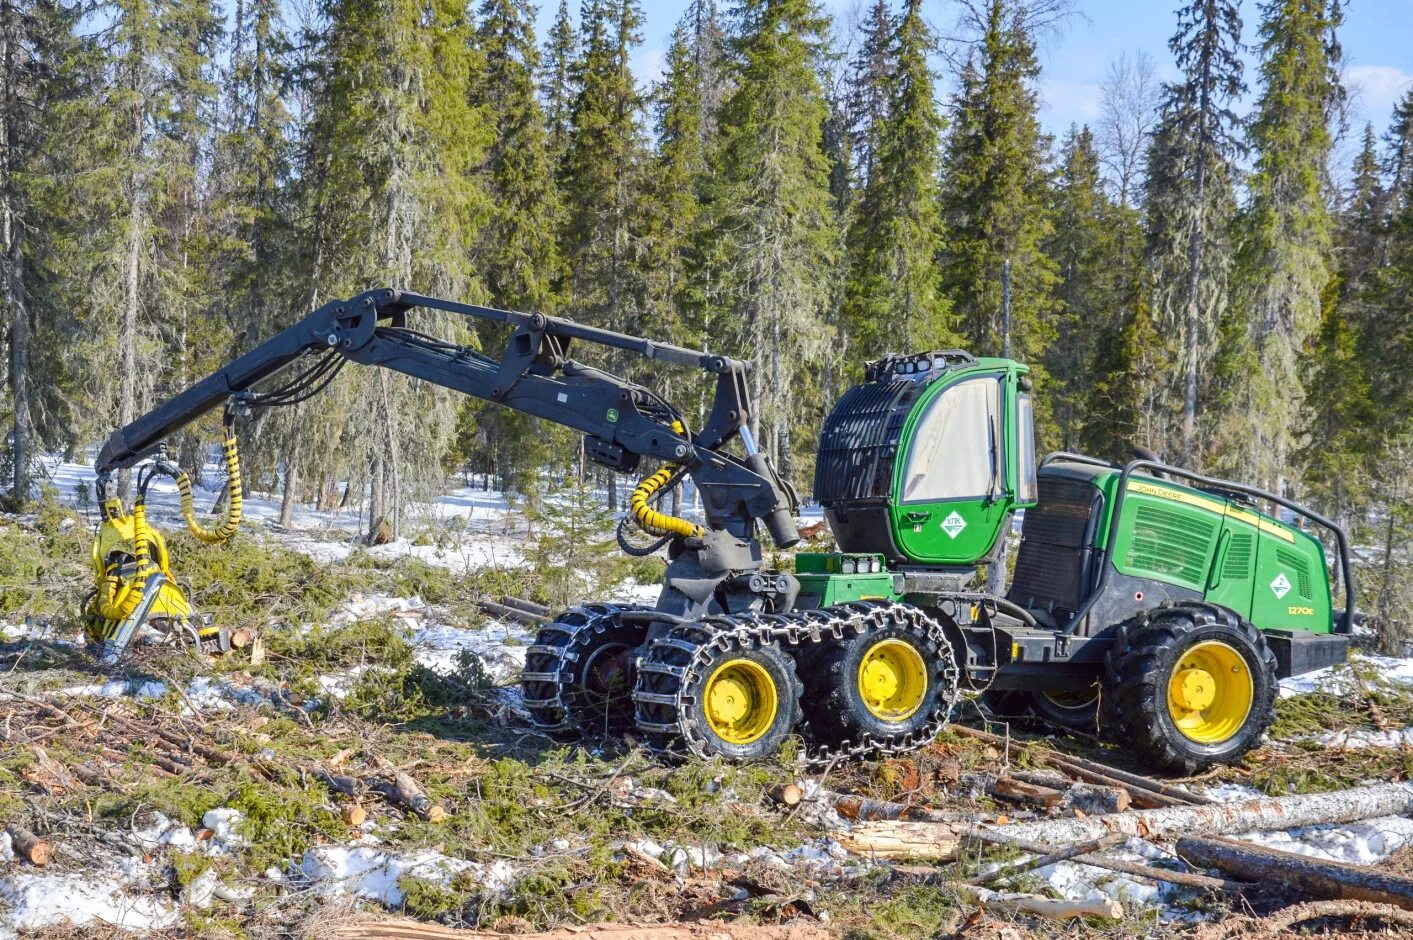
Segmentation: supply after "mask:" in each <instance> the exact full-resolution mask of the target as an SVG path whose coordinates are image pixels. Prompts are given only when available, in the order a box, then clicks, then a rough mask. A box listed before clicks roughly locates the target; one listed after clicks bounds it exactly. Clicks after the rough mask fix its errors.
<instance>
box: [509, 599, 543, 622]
mask: <svg viewBox="0 0 1413 940" xmlns="http://www.w3.org/2000/svg"><path fill="white" fill-rule="evenodd" d="M500 602H501V603H502V604H504V605H505V606H507V607H515V608H518V609H519V610H523V611H525V612H526V613H530V614H535V615H537V616H539V617H543V618H544V619H546V620H548V619H550V614H551V613H552V612H551V610H550V609H549V608H548V607H546V606H545V605H544V604H537V603H535V602H534V601H527V600H525V598H523V597H512V596H510V595H509V594H505V595H502V596H501V599H500Z"/></svg>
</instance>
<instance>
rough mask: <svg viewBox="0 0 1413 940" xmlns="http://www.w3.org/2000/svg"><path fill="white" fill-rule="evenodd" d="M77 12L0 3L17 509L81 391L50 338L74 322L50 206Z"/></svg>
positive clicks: (0, 138) (4, 270)
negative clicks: (42, 444)
mask: <svg viewBox="0 0 1413 940" xmlns="http://www.w3.org/2000/svg"><path fill="white" fill-rule="evenodd" d="M80 15H81V10H80V9H79V8H78V7H77V6H75V5H70V4H68V3H64V2H55V0H9V2H6V3H4V4H0V48H3V50H4V52H3V56H0V328H3V330H4V336H5V338H6V339H7V341H8V345H9V362H8V364H7V365H8V369H7V378H8V386H9V391H10V409H9V410H10V413H11V415H12V422H11V434H10V446H9V454H8V459H9V461H10V471H11V473H10V481H9V482H10V484H11V488H10V495H11V501H12V502H13V503H14V505H15V507H17V508H22V507H23V506H24V505H25V503H26V501H27V500H28V498H29V483H30V472H29V471H30V464H31V462H32V459H33V453H32V450H31V448H32V447H33V446H34V445H35V444H36V443H37V442H39V441H44V440H46V439H47V440H48V441H50V442H53V441H54V440H55V438H56V437H57V436H58V434H59V433H62V431H63V430H67V429H65V428H63V427H62V422H61V421H56V420H55V418H57V417H58V415H56V414H55V412H56V411H58V410H59V408H61V407H62V402H64V400H65V399H67V398H69V396H70V395H72V394H73V393H74V392H75V391H76V390H75V389H73V388H67V387H61V383H60V381H59V380H60V371H59V369H58V368H57V367H58V364H59V362H60V361H62V359H63V358H64V356H65V354H66V349H65V347H64V346H63V345H61V344H59V343H57V342H52V341H51V342H46V339H49V340H52V339H55V338H57V336H59V335H62V334H63V333H64V332H67V331H68V330H69V329H70V328H71V326H72V316H71V315H70V313H69V309H68V305H67V304H65V303H64V302H63V299H62V297H61V295H60V292H59V291H56V290H55V286H54V281H55V278H54V277H53V275H54V274H55V273H56V271H55V267H56V266H62V264H63V259H62V257H61V256H59V255H58V252H57V251H56V245H57V244H62V243H64V242H66V241H67V239H66V238H65V235H66V234H69V233H66V232H64V228H65V222H66V220H65V219H64V218H63V217H62V216H59V215H56V213H55V211H54V210H55V208H56V207H63V203H64V200H65V197H66V195H67V192H66V187H64V186H63V185H62V184H60V183H59V182H58V181H59V179H61V178H62V177H63V176H64V175H65V169H66V164H67V160H66V159H65V157H66V156H67V154H66V150H67V148H68V147H70V146H72V144H73V141H72V138H71V137H70V135H69V134H68V133H67V131H68V130H70V129H72V128H70V127H68V126H66V124H65V120H64V114H65V111H66V109H67V108H68V107H69V105H70V104H71V103H72V101H73V99H74V97H75V96H76V94H77V93H78V84H79V83H78V81H77V79H78V78H79V77H80V75H79V73H78V72H77V71H76V68H75V64H76V61H79V60H81V59H82V58H83V57H82V54H81V53H82V50H81V44H80V41H79V40H78V38H77V37H76V35H75V29H76V27H77V26H78V23H79V19H80ZM46 416H47V417H48V420H46ZM36 439H38V441H37V440H36Z"/></svg>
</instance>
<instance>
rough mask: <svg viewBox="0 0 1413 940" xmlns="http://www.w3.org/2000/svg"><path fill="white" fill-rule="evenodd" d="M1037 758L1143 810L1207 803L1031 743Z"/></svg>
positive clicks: (975, 733) (965, 731)
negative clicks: (1114, 791) (1123, 793)
mask: <svg viewBox="0 0 1413 940" xmlns="http://www.w3.org/2000/svg"><path fill="white" fill-rule="evenodd" d="M951 730H952V731H955V732H956V733H957V734H960V735H962V736H963V737H969V738H976V739H977V740H979V741H985V742H986V743H988V744H991V745H993V746H1002V747H1004V746H1005V745H1006V744H1007V743H1011V744H1016V743H1019V742H1015V741H1010V742H1008V741H1007V739H1006V738H1004V737H1002V736H1001V735H998V734H992V733H991V732H990V731H982V730H981V729H980V728H968V727H967V726H966V725H952V726H951ZM1028 746H1029V747H1031V748H1033V749H1034V751H1035V752H1036V753H1038V755H1039V756H1040V757H1042V758H1043V759H1044V760H1045V761H1046V762H1047V763H1049V764H1051V765H1053V766H1054V767H1055V768H1056V769H1057V770H1060V771H1062V772H1063V773H1066V774H1068V775H1069V776H1071V777H1074V778H1076V779H1078V780H1084V781H1086V782H1088V783H1096V784H1099V785H1100V786H1105V787H1122V788H1123V789H1126V790H1128V791H1129V795H1130V796H1131V798H1132V799H1133V802H1134V805H1136V806H1139V807H1142V808H1144V809H1158V808H1162V807H1165V806H1184V805H1186V806H1191V805H1197V804H1205V803H1208V802H1210V801H1209V800H1207V799H1206V797H1199V796H1196V795H1195V794H1192V793H1188V792H1187V791H1186V790H1183V789H1181V788H1179V787H1174V786H1172V785H1170V784H1166V783H1163V782H1161V781H1158V780H1153V779H1151V778H1149V777H1140V776H1139V775H1138V774H1132V773H1129V772H1128V771H1125V770H1119V769H1118V768H1117V767H1110V766H1109V765H1108V764H1100V763H1098V762H1097V761H1090V760H1085V759H1084V758H1082V757H1072V756H1070V755H1069V754H1061V753H1060V752H1059V751H1055V750H1053V749H1051V748H1047V747H1044V746H1043V745H1039V744H1034V743H1031V744H1029V745H1028Z"/></svg>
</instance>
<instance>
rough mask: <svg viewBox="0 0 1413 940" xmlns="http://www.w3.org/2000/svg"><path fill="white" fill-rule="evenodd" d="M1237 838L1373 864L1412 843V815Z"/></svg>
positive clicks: (1322, 857)
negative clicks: (1406, 817)
mask: <svg viewBox="0 0 1413 940" xmlns="http://www.w3.org/2000/svg"><path fill="white" fill-rule="evenodd" d="M1238 838H1240V839H1242V840H1244V841H1246V842H1254V843H1256V844H1257V845H1264V846H1268V847H1270V848H1273V849H1282V850H1283V851H1286V852H1295V853H1298V854H1300V855H1308V856H1310V857H1311V858H1321V859H1325V860H1327V861H1333V862H1349V863H1351V864H1354V865H1376V864H1378V863H1379V862H1382V861H1383V860H1384V859H1386V858H1388V857H1389V856H1390V855H1392V854H1393V853H1394V852H1397V851H1398V850H1399V849H1401V848H1403V847H1404V846H1406V845H1410V844H1413V819H1405V818H1404V817H1402V816H1385V817H1382V818H1379V819H1367V820H1365V821H1363V822H1357V823H1345V824H1342V825H1337V826H1308V827H1306V828H1303V829H1292V830H1290V831H1289V832H1249V833H1246V834H1245V835H1242V836H1238Z"/></svg>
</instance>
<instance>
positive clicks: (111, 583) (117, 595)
mask: <svg viewBox="0 0 1413 940" xmlns="http://www.w3.org/2000/svg"><path fill="white" fill-rule="evenodd" d="M151 538H152V536H151V532H150V530H149V529H148V528H147V504H146V503H145V502H144V501H143V500H142V499H141V498H139V499H138V500H137V502H136V503H134V504H133V507H132V540H133V556H134V559H135V561H134V565H133V568H134V573H133V577H132V580H130V581H128V582H127V583H126V584H124V583H123V580H122V578H121V577H120V576H119V574H118V567H119V566H118V565H114V566H113V568H112V570H111V571H109V572H108V573H107V574H105V575H104V576H103V580H102V581H100V582H99V584H98V596H97V597H96V598H95V599H94V607H95V609H96V610H97V612H98V615H99V616H100V617H102V618H103V619H105V620H112V621H118V620H123V619H125V618H126V617H127V615H128V614H130V613H132V612H133V608H135V607H137V604H138V601H140V600H142V594H143V592H144V591H146V590H147V578H148V576H149V575H151V574H152V572H153V571H155V570H156V568H155V567H154V566H153V564H152V557H151V551H150V544H151Z"/></svg>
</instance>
